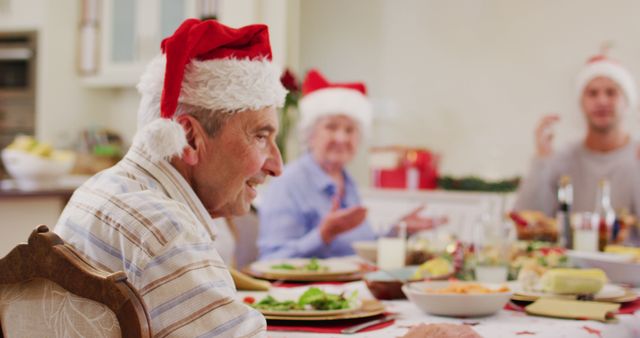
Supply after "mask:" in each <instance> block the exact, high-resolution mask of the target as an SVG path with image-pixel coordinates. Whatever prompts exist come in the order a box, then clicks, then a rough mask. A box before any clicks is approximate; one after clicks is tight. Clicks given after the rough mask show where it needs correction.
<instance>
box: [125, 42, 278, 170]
mask: <svg viewBox="0 0 640 338" xmlns="http://www.w3.org/2000/svg"><path fill="white" fill-rule="evenodd" d="M165 65H166V56H165V55H159V56H157V57H155V58H154V59H153V60H152V61H151V62H150V63H149V64H148V65H147V68H146V69H145V72H144V73H143V74H142V76H141V78H140V82H139V83H138V86H137V88H138V92H140V94H141V95H142V99H141V100H140V107H139V108H138V133H137V134H136V137H135V139H134V145H140V146H141V147H143V148H144V150H145V151H146V152H147V153H148V154H149V155H150V156H152V157H153V158H154V159H170V158H171V157H173V156H176V155H180V154H182V149H183V148H184V147H185V146H186V145H187V141H186V139H185V134H184V130H183V129H182V127H181V126H180V125H179V124H178V123H176V122H174V121H170V120H167V119H162V118H160V100H161V96H162V88H163V85H164V74H165ZM286 94H287V91H286V89H284V87H283V86H282V83H281V82H280V70H279V68H278V67H276V66H275V65H274V64H273V63H271V62H270V61H269V60H267V59H261V60H249V59H242V60H241V59H216V60H206V61H198V60H192V61H191V62H190V63H189V64H188V65H187V67H186V68H185V74H184V79H183V81H182V89H181V91H180V97H179V98H178V102H179V103H186V104H189V105H193V106H197V107H201V108H206V109H210V110H212V111H222V112H228V113H235V112H240V111H244V110H259V109H263V108H265V107H271V106H275V107H282V106H283V105H284V99H285V96H286ZM157 121H160V122H157Z"/></svg>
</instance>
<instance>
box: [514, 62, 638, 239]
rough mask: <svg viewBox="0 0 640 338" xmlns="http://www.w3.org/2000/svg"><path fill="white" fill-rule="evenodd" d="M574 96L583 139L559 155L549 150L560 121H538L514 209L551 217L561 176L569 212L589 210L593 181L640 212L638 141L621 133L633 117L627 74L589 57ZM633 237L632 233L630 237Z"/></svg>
mask: <svg viewBox="0 0 640 338" xmlns="http://www.w3.org/2000/svg"><path fill="white" fill-rule="evenodd" d="M577 89H578V98H579V103H580V107H581V109H582V112H583V114H584V117H585V121H586V124H587V130H586V135H585V137H584V139H583V140H581V141H580V142H576V143H575V144H571V145H569V146H567V147H566V148H564V149H562V150H561V151H559V152H554V151H553V149H552V139H553V134H552V133H551V132H550V128H551V126H552V125H553V124H555V123H556V122H557V121H558V120H559V117H558V116H557V115H549V116H545V117H543V118H542V120H541V121H540V124H539V125H538V127H537V129H536V145H537V153H536V156H535V158H534V159H533V163H532V167H531V169H530V172H529V176H528V177H527V178H526V179H525V180H524V182H523V183H522V185H521V188H520V191H519V193H518V197H517V200H516V204H515V209H534V210H541V211H543V212H544V213H546V214H547V215H552V214H553V213H554V212H555V211H556V208H557V206H558V200H557V195H556V190H557V187H558V181H559V179H560V177H561V176H563V175H568V176H569V177H570V178H571V181H572V183H573V189H574V195H573V210H574V211H593V210H594V208H595V206H596V191H597V186H598V181H599V180H600V179H602V178H604V179H607V180H609V182H611V203H612V206H613V207H614V208H615V209H616V210H619V209H622V208H625V209H627V210H630V211H631V212H633V213H634V214H636V215H637V214H638V213H640V185H639V183H640V160H639V158H638V153H637V150H638V147H639V145H638V143H637V142H636V141H634V140H632V139H631V137H630V136H629V133H628V132H627V131H626V130H625V129H624V123H623V122H624V121H625V120H631V119H632V118H635V112H636V108H637V103H638V102H637V101H638V94H637V87H636V84H635V82H634V80H633V78H632V76H631V74H630V73H629V72H628V71H627V70H626V69H624V68H623V67H622V66H620V65H619V64H618V63H616V62H614V61H612V60H610V59H608V58H607V57H605V56H603V55H599V56H596V57H593V58H591V59H590V60H589V62H588V63H587V65H586V67H585V68H584V69H583V70H582V71H581V73H580V74H579V76H578V86H577ZM632 237H637V234H633V233H632Z"/></svg>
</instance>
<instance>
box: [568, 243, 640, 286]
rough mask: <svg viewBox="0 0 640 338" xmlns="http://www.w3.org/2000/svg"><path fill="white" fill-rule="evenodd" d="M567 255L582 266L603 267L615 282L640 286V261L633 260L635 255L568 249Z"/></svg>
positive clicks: (575, 263)
mask: <svg viewBox="0 0 640 338" xmlns="http://www.w3.org/2000/svg"><path fill="white" fill-rule="evenodd" d="M567 256H569V259H570V260H571V262H572V264H573V265H576V266H578V267H580V268H597V269H602V271H604V273H605V274H607V278H609V280H610V281H612V282H614V283H622V284H630V285H634V286H640V263H633V262H631V260H632V259H633V255H626V254H613V253H604V252H597V253H596V252H581V251H568V252H567Z"/></svg>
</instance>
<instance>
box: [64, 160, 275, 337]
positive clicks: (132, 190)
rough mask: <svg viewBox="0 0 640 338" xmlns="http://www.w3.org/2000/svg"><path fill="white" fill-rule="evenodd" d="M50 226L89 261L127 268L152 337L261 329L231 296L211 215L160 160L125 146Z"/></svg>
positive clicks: (261, 322)
mask: <svg viewBox="0 0 640 338" xmlns="http://www.w3.org/2000/svg"><path fill="white" fill-rule="evenodd" d="M54 231H55V232H56V233H58V234H59V235H60V236H61V237H62V238H63V239H64V240H65V241H66V242H67V243H69V244H71V245H72V246H74V247H75V248H76V249H77V250H78V251H79V252H80V253H81V254H82V255H84V256H85V258H86V259H87V260H89V261H90V262H92V263H93V264H95V265H96V266H97V267H100V268H102V269H104V270H108V271H119V270H122V271H124V272H125V273H126V274H127V277H128V279H129V281H130V282H131V283H132V284H133V285H134V286H135V287H136V289H137V290H138V292H139V293H140V295H141V296H142V298H143V300H144V303H145V306H146V309H147V311H148V312H149V317H150V318H151V329H152V332H153V336H154V337H169V336H171V337H213V336H222V337H252V336H265V335H266V333H265V328H266V322H265V319H264V317H263V316H262V315H261V314H260V313H259V312H257V311H256V310H254V309H252V308H250V307H248V306H246V305H245V304H243V303H242V302H240V301H238V300H236V289H235V285H234V283H233V280H232V278H231V275H230V274H229V271H228V269H227V267H226V266H225V264H224V262H223V261H222V259H221V258H220V255H219V254H218V252H217V251H216V249H215V244H214V242H215V240H216V229H215V225H214V223H213V220H212V219H211V217H210V216H209V214H208V213H207V211H206V210H205V207H204V206H203V205H202V203H201V202H200V200H199V199H198V198H197V196H196V195H195V193H194V192H193V190H192V189H191V187H190V186H189V185H188V184H187V182H186V181H185V180H184V178H183V177H182V176H181V175H180V174H179V173H178V171H177V170H176V169H175V168H173V166H171V164H169V163H168V162H166V161H161V162H159V163H157V162H156V163H153V162H151V161H150V160H149V159H148V157H147V156H146V155H145V154H144V153H143V152H142V151H141V150H140V149H139V148H136V147H133V148H131V150H130V151H129V152H128V153H127V155H126V156H125V157H124V158H123V159H122V161H120V162H119V163H118V164H117V165H115V166H114V167H112V168H109V169H107V170H105V171H103V172H100V173H98V174H97V175H95V176H94V177H92V178H91V179H90V180H88V181H87V182H86V183H85V184H83V185H82V186H81V187H80V188H78V189H77V190H76V191H75V192H74V194H73V196H72V197H71V200H70V201H69V203H68V204H67V206H66V208H65V209H64V211H63V212H62V215H61V216H60V219H59V220H58V223H57V225H56V227H55V229H54Z"/></svg>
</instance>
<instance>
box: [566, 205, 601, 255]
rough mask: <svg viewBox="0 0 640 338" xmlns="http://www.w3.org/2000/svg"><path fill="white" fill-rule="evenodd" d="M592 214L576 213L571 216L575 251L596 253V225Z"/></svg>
mask: <svg viewBox="0 0 640 338" xmlns="http://www.w3.org/2000/svg"><path fill="white" fill-rule="evenodd" d="M594 220H597V218H596V217H593V213H592V212H577V213H574V214H573V215H571V226H572V227H573V249H574V250H576V251H593V252H595V251H598V224H597V221H595V222H594Z"/></svg>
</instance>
